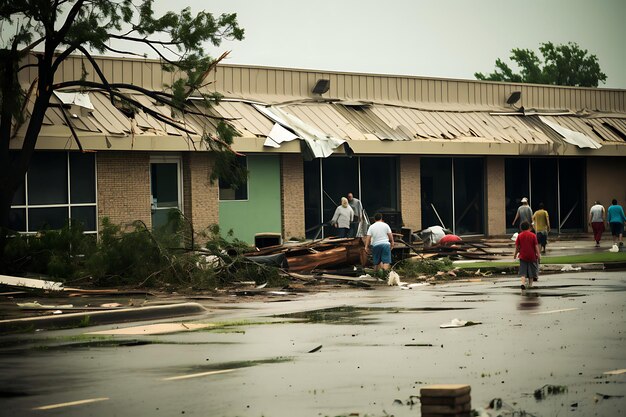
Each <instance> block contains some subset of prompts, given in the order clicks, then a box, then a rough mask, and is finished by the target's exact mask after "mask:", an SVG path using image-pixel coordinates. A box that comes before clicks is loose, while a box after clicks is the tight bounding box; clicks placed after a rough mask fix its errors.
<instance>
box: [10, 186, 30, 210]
mask: <svg viewBox="0 0 626 417" xmlns="http://www.w3.org/2000/svg"><path fill="white" fill-rule="evenodd" d="M24 204H26V193H25V191H24V183H21V184H20V188H18V189H17V191H16V192H15V194H13V201H12V202H11V205H12V206H23V205H24Z"/></svg>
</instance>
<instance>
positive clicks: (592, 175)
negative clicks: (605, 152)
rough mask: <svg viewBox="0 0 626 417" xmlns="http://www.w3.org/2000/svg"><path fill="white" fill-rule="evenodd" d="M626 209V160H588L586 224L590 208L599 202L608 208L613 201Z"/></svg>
mask: <svg viewBox="0 0 626 417" xmlns="http://www.w3.org/2000/svg"><path fill="white" fill-rule="evenodd" d="M614 198H615V199H617V204H620V205H621V206H622V207H626V163H625V162H624V158H602V157H599V158H587V201H586V206H585V207H586V209H585V216H586V217H585V224H586V223H587V221H588V218H589V208H591V206H592V205H593V203H594V201H596V200H598V201H600V203H601V204H602V205H603V206H604V207H605V208H606V207H608V206H610V205H611V200H613V199H614Z"/></svg>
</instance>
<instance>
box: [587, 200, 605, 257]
mask: <svg viewBox="0 0 626 417" xmlns="http://www.w3.org/2000/svg"><path fill="white" fill-rule="evenodd" d="M605 219H606V212H605V210H604V206H603V205H602V204H600V202H599V201H597V200H596V203H595V204H594V205H593V206H591V209H590V210H589V226H591V230H593V238H594V240H595V241H596V248H599V247H600V240H602V233H604V222H605Z"/></svg>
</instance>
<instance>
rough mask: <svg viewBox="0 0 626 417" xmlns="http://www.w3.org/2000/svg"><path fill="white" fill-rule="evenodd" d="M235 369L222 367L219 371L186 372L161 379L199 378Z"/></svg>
mask: <svg viewBox="0 0 626 417" xmlns="http://www.w3.org/2000/svg"><path fill="white" fill-rule="evenodd" d="M235 370H236V369H222V370H220V371H209V372H200V373H199V374H188V375H178V376H171V377H169V378H163V379H162V381H178V380H179V379H189V378H199V377H201V376H208V375H216V374H225V373H228V372H233V371H235Z"/></svg>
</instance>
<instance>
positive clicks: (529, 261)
mask: <svg viewBox="0 0 626 417" xmlns="http://www.w3.org/2000/svg"><path fill="white" fill-rule="evenodd" d="M520 228H521V230H522V231H521V233H520V234H519V235H517V239H516V240H515V254H514V255H513V259H517V258H518V257H519V275H520V277H521V278H522V289H523V290H525V289H526V286H527V285H528V288H530V287H532V286H533V280H534V281H536V280H537V279H538V278H539V260H540V259H541V253H540V251H539V242H538V241H537V235H535V234H534V233H533V232H531V231H530V224H529V223H528V222H522V224H521V225H520ZM527 280H528V282H527Z"/></svg>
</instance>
